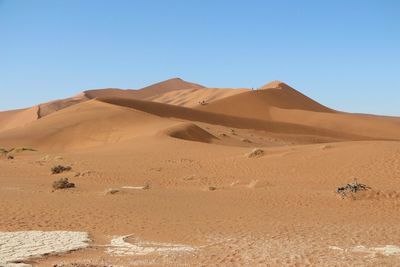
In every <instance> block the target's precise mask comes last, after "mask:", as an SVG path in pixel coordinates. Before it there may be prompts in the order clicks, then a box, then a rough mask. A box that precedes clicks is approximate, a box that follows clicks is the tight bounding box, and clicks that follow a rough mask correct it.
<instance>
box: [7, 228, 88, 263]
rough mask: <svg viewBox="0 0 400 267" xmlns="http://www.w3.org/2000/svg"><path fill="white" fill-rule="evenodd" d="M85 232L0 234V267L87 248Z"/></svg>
mask: <svg viewBox="0 0 400 267" xmlns="http://www.w3.org/2000/svg"><path fill="white" fill-rule="evenodd" d="M89 241H90V240H89V235H88V234H87V233H86V232H67V231H50V232H43V231H19V232H0V266H7V265H8V266H12V264H11V263H15V262H21V261H24V260H27V259H30V258H37V257H42V256H44V255H48V254H56V253H65V252H69V251H73V250H77V249H82V248H86V247H88V246H89V243H88V242H89Z"/></svg>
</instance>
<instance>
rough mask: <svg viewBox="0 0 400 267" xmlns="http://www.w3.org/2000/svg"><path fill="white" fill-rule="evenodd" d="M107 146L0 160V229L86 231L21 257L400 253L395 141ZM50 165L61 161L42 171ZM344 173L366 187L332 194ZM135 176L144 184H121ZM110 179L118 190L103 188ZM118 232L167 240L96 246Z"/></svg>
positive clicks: (189, 259) (124, 261) (370, 257)
mask: <svg viewBox="0 0 400 267" xmlns="http://www.w3.org/2000/svg"><path fill="white" fill-rule="evenodd" d="M226 133H227V135H229V134H230V133H229V131H228V129H227V131H226ZM239 134H240V133H239ZM139 139H140V138H139ZM118 146H119V147H118V149H116V147H115V145H113V146H112V147H109V148H108V147H102V148H95V149H90V150H88V149H86V150H83V151H74V152H68V153H57V154H44V153H42V152H40V151H38V152H21V153H19V154H16V155H15V158H14V159H12V160H1V161H0V169H1V173H0V180H1V184H2V185H1V187H0V192H1V194H0V198H1V202H0V209H1V211H2V216H1V217H0V231H21V230H24V231H25V230H44V231H54V230H71V231H85V232H88V233H89V234H90V238H91V243H90V246H89V248H87V249H83V250H79V251H76V252H71V253H68V254H60V255H57V256H50V257H46V258H42V259H34V260H32V261H30V263H33V264H35V265H38V266H50V265H52V264H56V263H58V264H59V263H73V262H76V263H92V264H105V265H122V266H137V265H139V266H141V265H150V266H158V265H164V266H168V265H178V266H185V265H205V266H223V265H225V266H244V265H247V266H283V265H287V266H305V265H309V266H378V265H379V266H395V265H396V264H398V263H399V261H400V254H399V252H400V247H397V246H400V224H398V221H399V219H400V215H399V208H400V202H399V197H400V192H398V191H396V190H394V188H398V187H399V182H400V181H399V179H400V142H390V141H361V142H341V143H330V144H328V145H324V144H315V145H290V146H289V145H285V146H277V147H267V148H263V149H264V151H265V155H264V156H261V157H256V158H248V157H247V156H246V154H247V153H248V152H250V151H251V149H252V147H251V145H249V146H246V147H230V146H223V145H215V144H203V143H199V142H190V141H182V140H177V139H172V138H171V139H167V138H165V139H162V138H153V139H152V140H150V139H149V138H143V140H135V142H128V143H120V144H118ZM57 164H61V165H68V166H71V167H72V170H71V171H70V172H66V173H63V174H57V175H51V174H50V168H51V167H53V166H54V165H57ZM58 177H69V178H70V181H72V182H74V183H75V184H76V188H74V189H66V190H57V191H54V192H53V191H52V188H51V183H52V182H53V181H54V180H56V178H58ZM353 177H357V178H358V180H359V181H360V182H362V183H365V184H367V185H369V186H371V187H372V190H370V191H368V192H366V193H360V195H358V196H357V199H356V200H353V199H350V198H346V199H341V197H340V196H338V195H337V194H335V192H334V191H335V189H336V188H337V187H338V186H341V185H344V184H346V183H348V182H351V181H352V179H353ZM145 184H149V187H150V188H149V189H148V190H136V189H122V187H123V186H135V187H136V186H142V185H145ZM210 187H211V188H210ZM214 187H215V188H214ZM110 188H114V189H119V190H120V191H119V192H117V193H115V194H110V193H108V194H107V193H106V192H107V190H108V189H110ZM212 189H215V190H212ZM127 235H131V236H130V237H129V238H127V242H128V243H129V242H130V243H132V244H136V243H140V242H149V243H148V244H146V243H144V245H145V246H149V247H152V246H153V247H156V248H157V247H163V246H164V247H166V248H167V249H166V250H161V251H160V252H157V249H154V250H151V249H150V250H149V251H148V253H144V255H135V253H133V255H124V253H122V254H121V253H120V254H118V253H113V252H112V249H111V251H110V247H108V246H105V245H109V244H110V242H111V239H113V237H115V236H127ZM152 242H153V244H152ZM164 243H167V244H180V245H182V247H181V248H182V249H181V250H180V249H176V250H174V249H172V247H171V246H170V245H166V244H164ZM163 244H164V245H163ZM386 246H396V247H386ZM185 247H186V248H189V249H185ZM385 247H386V248H385ZM168 248H169V249H168ZM382 248H383V249H382ZM126 254H129V253H126ZM28 263H29V262H28Z"/></svg>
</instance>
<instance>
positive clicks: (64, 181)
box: [53, 178, 75, 190]
mask: <svg viewBox="0 0 400 267" xmlns="http://www.w3.org/2000/svg"><path fill="white" fill-rule="evenodd" d="M73 187H75V184H74V183H70V182H69V181H68V178H61V179H59V180H57V181H54V182H53V189H54V190H57V189H65V188H73Z"/></svg>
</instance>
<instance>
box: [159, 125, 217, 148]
mask: <svg viewBox="0 0 400 267" xmlns="http://www.w3.org/2000/svg"><path fill="white" fill-rule="evenodd" d="M159 134H162V135H167V136H170V137H173V138H178V139H183V140H188V141H196V142H203V143H211V142H212V141H215V140H218V138H217V137H215V136H214V135H212V134H210V133H209V132H207V131H205V130H203V129H202V128H200V127H199V126H197V125H196V124H194V123H187V122H186V123H179V124H177V125H173V126H171V127H168V128H167V129H164V130H162V131H161V132H160V133H159Z"/></svg>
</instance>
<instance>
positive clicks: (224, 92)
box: [146, 88, 249, 107]
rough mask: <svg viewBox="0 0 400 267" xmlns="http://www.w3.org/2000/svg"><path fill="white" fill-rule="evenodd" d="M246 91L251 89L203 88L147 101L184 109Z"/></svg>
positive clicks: (169, 94) (178, 91)
mask: <svg viewBox="0 0 400 267" xmlns="http://www.w3.org/2000/svg"><path fill="white" fill-rule="evenodd" d="M246 91H249V89H244V88H235V89H231V88H201V89H191V90H175V91H170V92H167V93H165V94H161V95H156V96H153V97H148V98H146V100H149V101H153V102H160V103H165V104H171V105H177V106H183V107H195V106H198V105H199V102H201V101H205V102H206V103H211V102H213V101H216V100H218V99H222V98H225V97H229V96H232V95H236V94H239V93H243V92H246Z"/></svg>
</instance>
